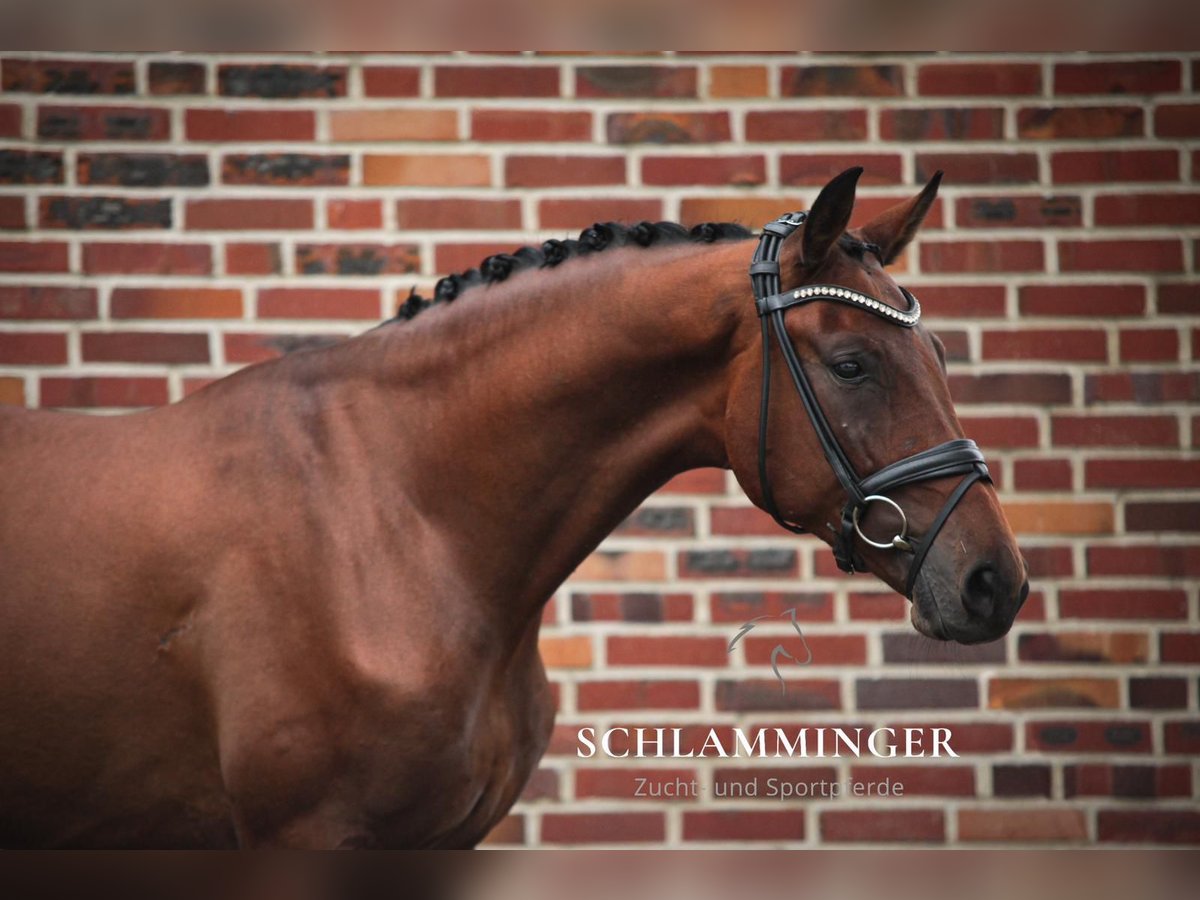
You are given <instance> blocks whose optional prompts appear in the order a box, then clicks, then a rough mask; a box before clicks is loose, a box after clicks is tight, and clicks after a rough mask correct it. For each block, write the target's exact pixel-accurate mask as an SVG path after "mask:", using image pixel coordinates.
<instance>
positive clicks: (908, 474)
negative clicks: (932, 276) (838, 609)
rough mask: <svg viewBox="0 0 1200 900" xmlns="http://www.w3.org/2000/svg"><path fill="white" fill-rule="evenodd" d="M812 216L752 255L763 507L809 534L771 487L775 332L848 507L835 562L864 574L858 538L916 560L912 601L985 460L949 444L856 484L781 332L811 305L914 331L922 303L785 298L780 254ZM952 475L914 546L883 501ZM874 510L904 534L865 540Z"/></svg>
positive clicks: (971, 447)
mask: <svg viewBox="0 0 1200 900" xmlns="http://www.w3.org/2000/svg"><path fill="white" fill-rule="evenodd" d="M806 218H807V213H803V212H794V213H788V214H787V215H784V216H780V217H779V219H777V220H776V221H774V222H770V223H768V224H767V225H765V226H763V233H762V236H761V237H760V238H759V240H758V248H757V249H756V250H755V251H754V259H753V261H752V262H751V264H750V282H751V284H752V285H753V287H754V303H755V306H756V308H757V309H758V315H759V319H760V321H761V322H762V337H763V345H762V346H763V382H762V401H761V405H760V406H759V414H758V479H759V483H760V485H761V487H762V494H763V505H764V506H765V507H766V510H767V512H769V513H770V514H771V516H772V517H773V518H774V519H775V521H776V522H778V523H779V524H780V525H781V526H783V527H784V528H786V529H787V530H788V531H791V532H795V533H796V534H801V533H803V532H804V530H805V529H803V528H801V527H800V526H798V525H793V524H792V523H791V522H788V521H787V520H785V519H784V518H783V516H782V515H780V512H779V508H778V507H777V506H776V505H775V496H774V494H773V493H772V491H771V482H770V479H769V478H768V477H767V416H768V414H769V412H770V395H771V338H770V328H771V327H773V328H774V330H775V337H776V338H777V339H778V343H779V349H780V352H781V353H782V355H783V361H784V363H785V364H786V365H787V368H788V372H789V373H791V376H792V383H793V384H794V385H795V386H796V390H797V392H799V394H800V399H801V400H802V401H803V403H804V409H805V411H806V412H807V413H808V418H809V421H810V422H812V426H813V430H814V431H815V432H816V433H817V439H818V440H819V441H820V443H821V450H822V451H823V452H824V454H825V458H826V459H827V460H828V461H829V465H830V467H831V468H832V469H833V474H834V475H836V476H837V480H838V481H839V482H841V485H842V487H843V488H844V489H845V491H846V497H847V501H846V505H845V507H844V508H843V510H842V527H841V531H840V532H839V533H838V534H837V536H836V538H835V539H834V542H833V557H834V559H835V560H837V564H838V568H839V569H841V570H842V571H843V572H851V573H853V572H854V571H855V570H856V569H857V570H862V569H864V568H866V566H865V564H864V563H863V561H862V558H861V557H860V556H859V555H858V553H857V552H856V551H855V547H854V536H855V535H856V534H857V535H858V537H860V538H861V539H862V540H863V542H864V543H867V544H869V545H870V546H872V547H877V548H878V549H880V550H896V551H899V552H904V553H912V554H913V559H912V563H911V564H910V565H909V569H908V581H907V583H906V585H905V588H904V593H905V595H906V596H907V597H910V598H911V597H912V593H913V587H914V585H915V584H916V582H917V575H918V574H920V571H921V564H922V563H924V562H925V557H926V555H927V554H928V553H929V549H930V547H932V546H933V542H934V540H936V539H937V535H938V532H939V531H941V529H942V526H943V525H945V524H946V520H947V519H948V518H949V517H950V513H952V512H953V511H954V508H955V507H956V506H957V505H958V502H959V501H960V500H962V498H963V497H964V496H965V495H966V493H967V490H968V489H969V488H970V487H971V485H973V484H974V483H975V482H976V481H987V482H990V481H991V480H992V479H991V476H990V475H989V474H988V469H987V465H986V464H985V462H984V459H983V454H982V453H980V452H979V448H978V447H977V446H976V445H975V442H974V441H970V440H966V439H958V440H952V441H946V443H944V444H939V445H938V446H936V447H931V448H930V449H928V450H922V451H921V452H920V453H915V454H913V455H912V456H908V457H905V458H904V459H901V460H899V461H898V462H894V463H891V464H890V465H887V466H884V467H883V468H882V469H880V470H879V471H878V472H876V473H875V474H873V475H868V476H867V477H866V478H859V477H858V474H857V473H856V472H855V471H854V466H853V465H852V464H851V462H850V459H849V457H847V456H846V452H845V451H844V450H843V449H842V446H841V444H839V443H838V440H837V437H836V436H835V435H834V432H833V428H832V427H831V426H830V424H829V420H828V419H827V418H825V413H823V412H822V411H821V406H820V404H819V403H818V402H817V396H816V394H815V393H814V391H813V387H812V384H811V382H809V380H808V376H807V375H805V374H804V368H803V366H801V365H800V358H799V357H798V356H797V355H796V348H795V347H793V346H792V342H791V340H790V339H789V338H788V335H787V330H786V328H785V327H784V313H785V312H786V311H787V310H788V309H790V308H792V307H794V306H801V305H803V304H805V303H812V302H813V301H814V300H832V301H834V302H836V303H846V304H849V305H851V306H854V307H856V308H858V309H862V310H864V311H866V312H868V313H871V314H872V315H876V316H879V317H880V318H882V319H885V320H887V321H889V322H892V323H893V324H895V325H899V326H900V327H902V328H912V327H913V326H915V325H916V324H917V322H918V321H920V318H921V304H919V303H918V302H917V298H916V297H914V296H913V295H912V294H910V293H909V292H908V291H906V290H904V288H901V289H900V290H901V291H903V292H904V296H905V298H906V299H907V300H908V304H909V305H908V309H906V310H898V309H896V308H895V307H893V306H891V305H890V304H887V303H884V302H882V301H881V300H876V299H875V298H873V297H868V296H866V295H864V294H860V293H858V292H857V291H852V290H849V289H848V288H843V287H838V286H837V285H829V284H810V285H805V286H804V287H801V288H798V289H796V290H792V291H783V292H780V287H781V285H780V281H779V250H780V248H781V247H782V246H783V242H784V240H785V239H786V238H787V237H788V235H790V234H791V233H792V232H794V231H795V230H796V229H797V228H799V227H800V226H801V225H802V224H804V220H805V219H806ZM951 475H962V476H963V478H962V480H961V481H959V483H958V486H957V487H956V488H955V489H954V490H953V491H952V492H951V493H950V496H949V497H948V498H947V499H946V502H945V504H944V505H943V506H942V509H941V511H940V512H939V513H938V514H937V517H936V518H935V519H934V520H933V524H932V525H930V526H929V530H928V531H926V532H925V535H924V537H922V538H917V537H915V536H913V535H910V534H909V533H908V516H907V515H905V513H904V510H903V509H901V508H900V505H899V504H898V503H897V502H896V501H895V500H892V499H891V498H890V497H888V496H886V495H887V493H888V492H889V491H891V490H893V489H895V488H898V487H901V486H903V485H906V484H914V483H916V482H919V481H930V480H932V479H934V478H946V477H949V476H951ZM872 503H882V504H884V505H885V506H890V507H892V509H894V510H895V511H896V512H897V513H898V514H899V515H900V530H899V533H897V534H896V535H895V536H894V537H892V538H891V539H890V540H888V541H876V540H872V539H871V538H869V537H867V536H866V535H865V534H864V533H863V530H862V521H861V520H862V518H863V515H864V514H865V513H866V510H867V508H868V507H869V506H870V505H871V504H872Z"/></svg>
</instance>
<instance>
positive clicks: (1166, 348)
mask: <svg viewBox="0 0 1200 900" xmlns="http://www.w3.org/2000/svg"><path fill="white" fill-rule="evenodd" d="M1120 344H1121V362H1158V361H1165V362H1174V361H1175V360H1177V359H1178V358H1179V332H1178V331H1175V330H1174V329H1172V328H1140V329H1137V330H1124V329H1123V330H1122V331H1121V335H1120Z"/></svg>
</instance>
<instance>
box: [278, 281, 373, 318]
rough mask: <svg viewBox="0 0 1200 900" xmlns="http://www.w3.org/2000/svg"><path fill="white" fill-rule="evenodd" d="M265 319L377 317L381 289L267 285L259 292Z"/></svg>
mask: <svg viewBox="0 0 1200 900" xmlns="http://www.w3.org/2000/svg"><path fill="white" fill-rule="evenodd" d="M258 315H259V318H262V319H378V318H379V317H380V314H379V292H378V291H375V290H367V289H351V288H267V289H263V290H260V291H259V292H258Z"/></svg>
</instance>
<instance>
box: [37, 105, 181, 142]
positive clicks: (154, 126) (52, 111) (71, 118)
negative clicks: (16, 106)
mask: <svg viewBox="0 0 1200 900" xmlns="http://www.w3.org/2000/svg"><path fill="white" fill-rule="evenodd" d="M37 136H38V137H40V138H44V139H46V140H51V141H80V140H83V141H162V140H166V139H167V138H168V137H170V118H169V116H168V115H167V111H166V110H165V109H158V108H155V109H146V108H144V107H136V106H39V107H38V111H37Z"/></svg>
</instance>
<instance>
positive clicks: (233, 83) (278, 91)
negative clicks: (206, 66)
mask: <svg viewBox="0 0 1200 900" xmlns="http://www.w3.org/2000/svg"><path fill="white" fill-rule="evenodd" d="M217 90H218V92H219V93H221V94H223V95H224V96H226V97H263V98H268V99H293V98H296V97H343V96H345V94H346V67H345V66H313V65H296V64H286V65H281V64H277V63H276V64H263V65H222V66H219V67H218V68H217Z"/></svg>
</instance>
